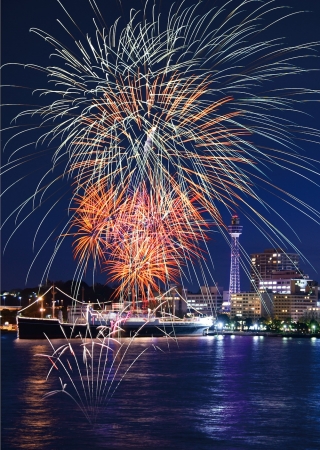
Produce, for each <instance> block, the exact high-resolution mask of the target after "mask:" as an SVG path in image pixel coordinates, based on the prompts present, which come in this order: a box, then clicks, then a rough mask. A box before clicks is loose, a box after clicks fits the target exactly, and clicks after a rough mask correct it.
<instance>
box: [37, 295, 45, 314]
mask: <svg viewBox="0 0 320 450" xmlns="http://www.w3.org/2000/svg"><path fill="white" fill-rule="evenodd" d="M38 301H40V302H41V307H40V312H41V319H43V311H44V307H43V297H38V298H37V302H38Z"/></svg>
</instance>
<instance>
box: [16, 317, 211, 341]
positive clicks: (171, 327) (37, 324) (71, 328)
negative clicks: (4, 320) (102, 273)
mask: <svg viewBox="0 0 320 450" xmlns="http://www.w3.org/2000/svg"><path fill="white" fill-rule="evenodd" d="M112 314H113V315H112ZM112 314H110V315H108V317H106V318H101V319H100V320H97V318H96V317H95V315H94V314H91V320H90V321H89V322H87V323H77V322H75V323H65V322H61V321H60V320H59V319H44V318H33V317H21V316H17V327H18V338H19V339H45V338H48V339H63V338H68V339H70V338H79V337H92V338H97V337H105V336H114V337H117V336H121V337H133V336H140V337H143V336H144V337H162V336H169V337H175V336H199V335H202V334H203V333H204V331H205V330H206V329H208V328H209V327H210V326H211V325H212V319H211V318H209V317H191V318H184V319H178V318H176V317H175V318H173V317H166V318H158V317H144V316H142V315H141V316H137V317H128V315H124V316H119V315H118V314H116V313H112Z"/></svg>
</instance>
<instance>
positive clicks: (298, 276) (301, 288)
mask: <svg viewBox="0 0 320 450" xmlns="http://www.w3.org/2000/svg"><path fill="white" fill-rule="evenodd" d="M316 285H317V283H316V282H315V281H313V280H310V279H309V278H308V275H303V274H302V273H301V272H299V271H294V270H287V271H286V270H283V271H277V272H273V273H272V274H271V278H270V279H268V280H260V281H259V291H260V292H264V291H268V292H273V293H275V294H277V293H278V294H293V293H300V292H301V293H303V292H306V293H309V292H311V291H312V290H314V287H315V286H316Z"/></svg>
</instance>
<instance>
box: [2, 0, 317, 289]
mask: <svg viewBox="0 0 320 450" xmlns="http://www.w3.org/2000/svg"><path fill="white" fill-rule="evenodd" d="M141 3H142V2H139V1H136V2H135V1H128V0H127V1H125V0H121V4H122V9H123V11H124V13H122V11H121V7H120V6H119V1H118V0H108V1H104V0H97V4H98V5H99V7H100V10H101V12H102V14H103V16H104V17H105V21H106V22H107V23H108V24H112V23H113V21H114V20H115V19H116V18H117V17H118V16H120V15H123V14H124V16H125V17H127V15H128V11H129V9H130V7H133V6H135V7H136V8H139V7H141ZM193 3H194V2H193V1H189V0H188V1H186V2H185V4H186V5H189V4H193ZM223 3H224V2H222V1H221V0H216V1H214V0H211V1H207V2H206V1H204V2H203V11H205V10H206V9H208V8H209V6H212V7H213V6H215V5H221V4H223ZM234 3H235V4H239V2H238V1H237V0H235V2H234ZM63 4H64V6H65V7H66V9H67V10H68V11H69V12H70V14H71V15H72V17H73V18H74V19H75V21H76V22H77V24H78V25H79V28H80V29H81V30H82V32H83V34H84V35H85V34H86V33H87V32H88V33H89V34H90V33H91V34H93V31H92V30H93V26H92V17H93V13H92V11H91V8H90V6H89V2H88V1H87V0H63ZM170 4H171V2H170V1H167V0H162V5H161V3H160V5H161V6H160V9H161V12H162V14H163V16H165V14H166V13H167V9H168V5H170ZM275 4H276V6H280V5H290V6H291V8H292V9H291V11H299V9H301V7H302V6H303V9H304V10H305V11H309V12H304V13H302V14H298V15H294V16H293V17H291V18H289V19H287V20H285V21H282V22H281V23H278V24H276V25H275V26H274V27H271V28H270V29H269V30H268V33H269V36H265V37H266V38H267V37H269V38H271V37H276V36H278V37H283V38H285V39H284V40H285V42H286V43H287V44H288V45H293V44H298V43H305V42H315V41H320V27H319V23H320V1H319V0H304V1H303V2H301V0H286V1H285V0H277V1H276V3H275ZM139 5H140V6H139ZM1 8H2V36H1V42H2V65H4V64H7V63H20V64H27V63H33V64H35V65H39V66H46V65H50V64H52V60H49V55H50V53H51V52H52V48H51V47H50V45H48V44H47V43H46V42H44V40H43V39H41V38H40V37H39V36H37V35H36V34H35V33H30V32H29V30H30V28H31V27H34V28H40V29H43V30H45V31H46V32H48V33H51V34H52V35H54V36H55V37H57V38H59V39H61V41H63V42H64V43H68V45H70V46H71V45H72V39H71V38H70V37H69V36H68V35H67V33H66V32H64V31H63V29H62V28H61V26H59V24H58V23H57V21H56V19H60V20H61V21H62V22H63V23H65V24H66V25H67V26H68V28H69V29H70V30H71V29H72V30H73V28H72V26H71V24H70V21H69V20H68V18H67V16H66V14H65V13H64V11H63V10H62V8H61V6H60V5H59V4H58V2H57V1H56V0H46V1H39V0H28V1H25V0H2V5H1ZM276 17H278V16H277V13H276V12H274V13H271V15H270V18H276ZM319 51H320V47H319V49H318V53H317V54H318V55H319V54H320V53H319ZM315 55H316V53H315ZM301 64H302V65H303V66H304V67H307V68H317V69H319V70H320V59H318V58H308V59H306V60H303V61H301ZM319 79H320V76H319V73H317V72H311V71H310V72H308V73H304V74H300V75H299V76H297V78H296V85H297V86H304V87H305V88H307V89H320V83H319ZM290 82H291V81H290ZM290 82H288V83H290ZM272 83H273V88H277V81H276V80H273V82H272ZM279 83H281V87H283V83H284V80H281V81H279ZM2 84H3V85H12V86H14V85H15V86H19V87H15V88H13V87H5V88H4V89H3V92H2V103H3V104H7V103H12V104H16V103H19V104H20V105H25V106H6V107H4V108H3V111H2V127H3V128H4V127H8V126H10V121H11V120H12V118H13V117H14V116H15V114H17V113H18V112H19V111H21V110H23V109H25V108H28V105H37V104H39V105H41V104H45V102H46V99H44V98H39V95H38V94H36V93H34V94H33V95H32V91H33V90H34V89H37V88H45V87H46V75H45V74H43V73H41V71H39V70H34V69H28V68H23V67H22V66H14V65H10V66H6V67H4V68H3V70H2ZM279 86H280V85H279ZM313 98H314V100H317V101H314V102H311V103H303V104H301V106H300V105H299V106H298V108H299V109H301V110H303V111H304V112H305V113H306V114H304V115H301V114H298V113H297V114H295V115H294V120H295V121H296V122H297V123H299V124H301V125H303V126H309V127H311V128H318V129H320V126H319V117H320V114H319V113H320V104H319V102H318V100H320V94H318V96H316V95H313ZM290 118H291V119H292V118H293V116H291V117H290ZM18 123H20V125H21V124H23V125H24V129H25V128H32V127H33V128H34V130H33V131H31V132H30V133H27V134H21V135H19V136H18V137H17V138H16V139H15V140H13V141H10V142H9V144H8V146H7V148H5V149H3V150H2V166H3V165H4V164H6V162H7V160H8V157H9V156H10V154H12V153H13V152H14V151H15V150H16V148H17V147H20V146H23V145H25V144H27V143H29V142H35V141H36V140H37V138H38V137H39V136H40V135H41V134H42V133H43V130H39V129H37V125H39V123H37V121H36V120H34V121H32V120H31V119H28V120H24V119H23V120H21V121H20V122H18ZM14 125H15V124H14V123H11V126H14ZM20 130H21V129H20V128H13V129H11V130H8V131H6V132H4V133H3V137H2V147H3V146H4V143H5V142H7V141H8V140H9V139H10V137H11V136H13V134H14V133H16V132H17V131H20ZM312 140H314V138H311V139H310V141H312ZM298 145H299V146H300V150H299V152H301V153H302V154H303V155H305V156H308V157H309V158H311V160H310V165H309V169H310V170H309V171H307V172H305V171H302V169H300V168H299V167H298V166H297V168H296V169H297V170H298V171H299V172H301V173H303V174H304V175H305V176H306V178H301V177H299V176H298V175H296V174H293V173H292V172H290V171H289V170H285V169H281V170H280V169H278V168H274V167H270V168H267V169H265V171H266V173H267V175H268V177H269V179H270V180H271V181H272V182H273V183H274V184H276V185H277V186H279V187H281V188H283V189H284V190H286V191H288V192H290V193H292V194H293V195H294V196H296V197H298V198H301V199H302V200H303V201H305V202H306V203H307V204H309V205H310V207H312V208H314V209H316V210H317V211H319V210H320V208H319V206H320V189H319V187H318V186H317V185H316V184H314V183H319V184H320V177H319V145H318V144H316V143H313V142H304V141H300V142H298ZM53 150H54V145H52V146H51V147H50V146H49V148H48V147H46V146H43V145H42V144H41V143H38V145H37V148H36V151H35V144H32V145H30V146H29V147H27V148H26V149H24V150H23V154H24V155H27V154H34V153H35V152H36V156H37V157H33V156H31V157H29V158H28V157H26V158H25V159H26V162H25V163H24V164H23V165H20V166H17V167H15V168H14V169H12V170H11V171H9V172H7V173H6V174H5V176H4V177H3V180H2V192H4V191H5V190H6V189H7V187H8V186H9V185H10V184H12V183H13V182H15V181H17V180H19V179H21V180H20V181H19V182H17V183H16V184H15V185H14V187H13V188H12V189H9V190H8V191H7V192H4V196H3V200H2V223H3V222H4V221H5V219H6V218H7V217H8V216H9V215H10V213H11V212H12V211H13V210H14V209H15V208H17V207H18V205H19V204H20V203H21V202H23V201H24V200H25V199H27V198H28V197H30V196H32V194H33V192H34V191H35V189H36V186H37V183H38V182H39V180H40V179H41V176H42V175H43V174H44V173H45V172H46V171H47V170H49V169H50V158H51V155H52V153H51V152H52V151H53ZM303 164H304V163H303ZM307 178H309V179H310V180H308V179H307ZM312 182H314V183H312ZM260 189H261V196H262V197H263V198H264V199H266V200H268V201H269V203H270V204H271V205H272V206H273V208H274V209H275V210H277V211H278V212H279V213H280V214H281V215H282V216H283V218H284V219H285V220H286V221H287V222H288V223H289V224H290V225H291V226H292V228H293V229H294V231H295V232H296V234H297V235H298V236H296V235H295V233H294V232H293V231H292V230H291V229H290V227H289V226H288V225H286V224H285V223H284V222H283V221H282V220H280V218H279V217H277V216H276V215H275V214H274V213H272V211H269V212H268V211H265V214H266V217H267V218H268V220H270V222H272V223H274V224H276V225H277V227H278V228H279V229H280V230H281V232H282V233H283V234H285V235H286V236H288V238H289V239H290V240H291V241H292V242H293V244H294V245H296V246H297V248H298V249H299V250H300V251H301V252H302V253H303V254H304V256H305V257H306V258H307V259H308V260H309V262H310V264H309V263H303V264H301V268H302V269H303V270H304V271H305V272H306V273H308V274H309V275H310V277H311V278H313V279H315V280H320V245H319V239H318V234H319V232H320V227H319V225H318V224H317V223H316V222H315V221H313V220H311V219H310V218H308V217H306V216H305V215H303V214H302V213H301V212H299V211H298V210H297V209H294V208H293V207H291V206H290V205H289V204H286V203H284V202H283V201H280V199H278V198H276V197H274V196H271V195H270V194H268V192H267V191H264V190H263V187H261V188H260ZM70 194H71V187H70V183H69V182H68V180H61V183H60V184H57V185H56V189H55V190H52V194H51V197H50V198H49V196H48V201H47V202H46V203H45V204H44V205H42V206H40V207H38V208H37V209H36V210H35V211H34V212H33V214H31V215H30V217H28V219H27V220H25V221H24V222H23V223H22V225H21V226H20V227H19V228H18V230H17V232H16V233H15V234H14V235H13V236H12V238H11V239H10V241H9V243H8V245H7V247H6V249H5V251H4V252H3V249H4V246H5V245H6V243H7V240H8V239H9V237H10V235H11V234H12V232H13V230H14V229H15V218H16V215H13V216H12V218H11V219H9V220H8V222H7V223H6V224H5V226H4V229H3V232H2V279H1V281H2V287H1V289H2V290H7V289H13V288H18V287H20V288H23V287H25V286H26V285H27V286H32V287H33V286H37V285H39V284H40V283H41V278H42V275H43V271H44V268H45V267H46V265H47V263H48V261H49V259H50V257H51V255H52V250H53V245H54V242H55V239H56V236H57V234H58V231H55V227H57V228H56V230H60V229H61V224H63V223H64V222H65V220H66V217H67V208H68V198H69V197H70ZM54 203H56V207H55V209H54V211H53V212H52V215H49V216H48V217H47V218H46V220H45V221H44V222H43V224H42V225H41V227H40V229H39V232H38V234H37V238H36V241H35V246H34V248H33V240H34V237H35V233H36V231H37V229H38V226H39V225H40V223H42V219H43V218H44V216H45V214H46V212H47V211H48V208H49V205H52V204H54ZM36 204H37V205H38V204H39V203H37V202H36ZM29 212H30V208H29V209H28V207H27V208H25V209H23V211H22V212H21V215H19V217H18V220H17V223H19V222H20V220H19V219H20V218H22V217H25V216H26V215H28V213H29ZM222 215H223V218H224V219H225V221H226V222H227V223H229V220H230V219H229V218H230V215H229V213H228V212H227V211H225V210H222ZM239 215H240V218H241V224H242V225H243V227H244V229H243V234H242V236H241V238H240V240H241V244H242V245H243V247H244V249H245V250H246V252H247V253H249V254H250V253H252V252H260V251H263V249H265V248H268V247H270V243H269V242H268V240H267V239H266V238H265V237H264V236H263V235H262V234H261V233H260V231H259V230H258V229H256V228H255V227H254V226H253V225H252V224H251V223H250V222H249V220H248V219H246V217H244V216H242V215H241V213H239ZM59 227H60V228H59ZM51 232H52V235H51V237H49V239H48V242H47V244H46V245H45V246H44V248H43V250H42V251H41V252H40V253H39V255H38V257H37V258H36V260H35V262H34V264H33V266H32V268H31V270H30V273H29V275H28V280H27V281H26V277H27V274H28V270H29V268H30V265H31V263H32V261H33V259H34V257H35V255H36V254H37V252H38V251H39V249H40V248H41V246H42V243H43V242H44V241H46V239H47V237H48V236H49V234H50V233H51ZM211 236H212V239H211V241H210V244H209V246H210V254H211V257H212V259H213V261H214V264H215V267H214V268H213V269H212V274H213V277H214V279H215V281H216V282H217V283H218V284H219V285H220V286H221V285H222V286H224V287H225V289H226V288H227V287H228V283H229V267H230V248H229V247H228V244H227V243H226V242H225V240H224V238H223V237H222V236H221V235H220V234H219V233H218V232H215V233H213V234H212V235H211ZM287 250H288V251H292V248H290V247H288V248H287ZM74 270H75V263H74V261H73V257H72V245H71V241H70V240H68V239H66V240H65V242H64V245H63V247H62V248H61V249H60V251H59V253H58V254H57V255H56V258H55V260H54V262H53V265H52V268H51V270H50V274H49V279H50V280H68V279H72V278H73V274H74ZM85 281H87V282H88V283H89V284H92V276H90V273H88V274H87V278H86V279H85ZM96 281H99V282H101V283H105V275H104V274H102V275H97V277H96ZM241 284H242V286H241V287H242V290H245V289H248V287H249V282H248V280H247V279H246V278H245V275H244V274H243V276H242V282H241ZM187 286H188V287H189V288H190V289H193V290H197V289H198V286H197V283H196V281H195V280H192V281H191V282H190V283H188V284H187Z"/></svg>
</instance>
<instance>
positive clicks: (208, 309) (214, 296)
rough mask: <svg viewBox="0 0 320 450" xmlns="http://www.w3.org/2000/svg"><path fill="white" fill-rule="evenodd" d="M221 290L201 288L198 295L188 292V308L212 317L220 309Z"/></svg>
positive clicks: (208, 287) (209, 287) (207, 287)
mask: <svg viewBox="0 0 320 450" xmlns="http://www.w3.org/2000/svg"><path fill="white" fill-rule="evenodd" d="M222 293H223V288H222V287H218V286H201V287H200V293H198V294H193V293H191V292H188V294H187V302H188V307H189V308H191V309H195V310H197V311H199V312H200V313H201V314H207V315H212V314H215V313H216V312H217V311H219V310H220V309H221V306H222V301H223V294H222Z"/></svg>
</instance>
